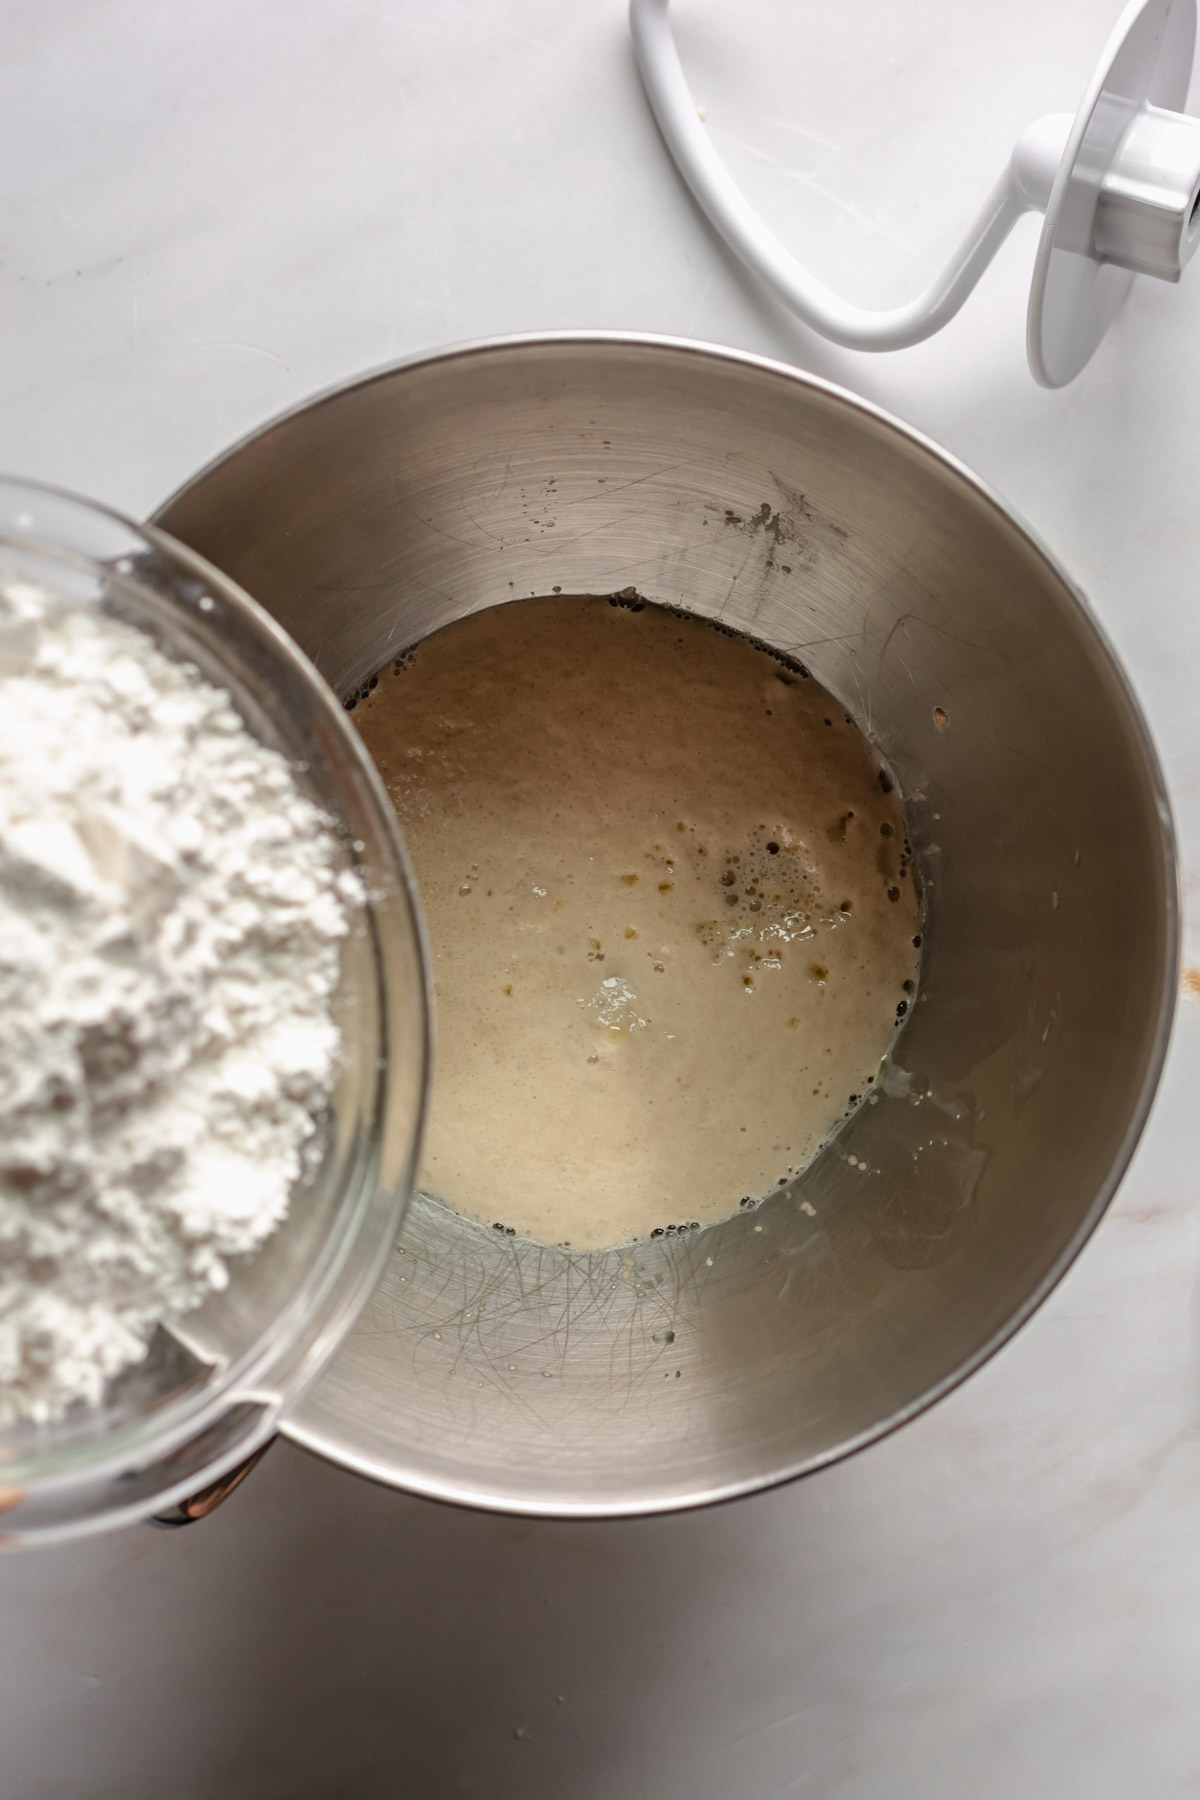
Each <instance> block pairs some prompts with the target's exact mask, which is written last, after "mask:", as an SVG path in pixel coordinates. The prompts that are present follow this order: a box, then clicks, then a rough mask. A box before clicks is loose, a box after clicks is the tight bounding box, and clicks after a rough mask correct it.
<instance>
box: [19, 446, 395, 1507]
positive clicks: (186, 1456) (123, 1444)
mask: <svg viewBox="0 0 1200 1800" xmlns="http://www.w3.org/2000/svg"><path fill="white" fill-rule="evenodd" d="M13 575H23V576H25V577H27V578H29V579H31V580H33V581H36V582H37V583H39V584H40V585H41V586H43V587H46V588H50V589H51V590H53V591H55V592H57V593H63V594H66V595H67V596H68V597H69V598H70V599H71V600H72V601H76V602H78V604H80V605H83V606H97V607H99V608H101V609H102V610H104V611H106V612H108V613H110V614H112V615H114V616H116V617H119V618H121V619H123V620H125V621H127V622H128V623H130V624H133V625H136V626H137V627H139V628H140V629H141V630H143V631H144V632H146V633H147V634H148V635H149V636H150V637H151V638H152V639H153V641H154V642H155V643H156V644H157V645H158V647H159V649H160V650H161V651H162V652H163V653H164V654H166V655H167V656H169V657H171V658H172V659H173V660H176V661H180V662H186V663H188V664H191V665H192V666H193V667H195V668H196V669H198V670H199V671H200V673H201V674H202V675H203V676H204V677H205V678H206V679H207V680H208V681H210V682H211V683H213V685H215V686H217V687H220V688H222V689H224V690H225V691H226V692H227V693H228V694H229V695H230V697H231V699H232V701H233V704H234V706H235V707H236V709H237V711H238V712H239V713H240V715H241V717H242V720H243V721H244V723H245V725H246V727H247V729H248V730H249V731H250V732H251V734H252V735H253V736H254V737H256V738H257V739H258V740H259V741H260V742H261V743H263V744H265V745H267V746H269V747H270V748H272V749H274V750H276V751H278V752H279V753H280V754H282V755H283V756H285V757H286V758H287V760H288V762H289V764H290V765H291V768H292V770H293V772H294V774H295V776H296V779H297V781H298V783H299V785H300V786H301V788H302V789H303V791H304V792H306V793H307V795H308V796H309V797H310V798H311V799H312V800H313V801H314V802H315V803H316V804H317V805H318V806H319V807H320V808H321V810H322V811H323V812H324V813H325V815H326V816H327V817H328V818H329V819H330V820H331V821H332V822H333V825H334V827H335V831H336V836H337V841H338V845H339V851H340V856H341V858H342V860H343V866H344V867H345V868H347V869H351V870H355V871H357V872H358V874H359V876H360V877H361V880H362V885H363V889H364V891H365V893H366V896H367V898H366V899H365V901H364V903H363V904H362V905H361V906H360V907H359V908H357V909H356V911H355V913H354V915H353V916H352V919H351V927H350V933H349V935H348V937H347V938H346V939H345V940H344V942H343V947H342V957H341V971H340V979H339V985H338V988H337V990H336V994H335V997H334V1006H335V1016H336V1018H337V1021H338V1024H339V1027H340V1032H341V1040H342V1048H341V1058H340V1066H339V1071H338V1075H337V1079H336V1083H335V1087H334V1091H333V1094H332V1096H331V1099H330V1102H329V1106H328V1109H327V1114H326V1116H324V1117H322V1118H321V1119H320V1120H319V1121H318V1125H319V1138H318V1142H319V1145H320V1152H319V1156H318V1157H317V1158H316V1159H314V1160H315V1166H314V1168H313V1169H312V1170H311V1172H310V1173H309V1174H308V1175H306V1176H305V1177H304V1178H303V1179H302V1180H301V1181H300V1182H299V1183H297V1185H296V1186H295V1187H294V1188H293V1191H292V1198H291V1205H290V1207H289V1211H288V1214H287V1217H286V1219H285V1220H284V1223H283V1224H282V1225H281V1226H280V1228H279V1229H278V1230H277V1231H276V1232H275V1233H274V1235H273V1236H271V1237H269V1238H268V1239H267V1240H266V1242H265V1243H264V1244H263V1245H262V1246H261V1247H260V1248H259V1249H258V1250H257V1251H255V1252H254V1253H253V1254H252V1255H248V1256H244V1257H233V1258H230V1259H229V1274H230V1280H229V1286H228V1287H227V1288H226V1289H225V1290H224V1291H222V1292H220V1293H215V1294H213V1295H212V1296H211V1297H210V1298H209V1299H208V1300H207V1301H206V1302H205V1303H204V1304H203V1305H202V1306H201V1307H199V1308H197V1309H196V1310H195V1311H193V1312H190V1313H188V1314H186V1315H185V1316H184V1317H182V1318H176V1319H170V1320H167V1321H165V1322H164V1323H163V1325H162V1326H160V1327H159V1328H157V1329H156V1330H155V1332H154V1333H153V1335H152V1337H151V1339H150V1343H149V1347H148V1350H147V1354H146V1356H145V1359H144V1360H143V1361H141V1362H139V1363H135V1364H133V1365H132V1366H131V1367H129V1368H127V1369H126V1370H124V1371H123V1372H122V1373H121V1374H120V1375H118V1376H117V1377H116V1378H114V1380H112V1381H111V1382H110V1383H109V1385H108V1387H107V1389H106V1390H105V1395H104V1398H103V1400H102V1402H101V1404H100V1405H98V1406H95V1407H90V1406H83V1405H76V1406H74V1407H73V1408H72V1409H71V1410H70V1411H69V1412H68V1413H66V1414H65V1415H64V1416H63V1417H62V1418H60V1419H56V1420H54V1421H52V1422H50V1423H33V1422H29V1421H25V1420H23V1421H21V1422H19V1423H18V1424H15V1425H5V1426H2V1427H0V1510H2V1512H3V1518H2V1519H0V1530H2V1531H3V1533H4V1535H5V1537H6V1538H7V1539H8V1541H9V1542H12V1541H14V1540H15V1541H17V1542H33V1541H39V1542H41V1541H47V1540H54V1539H62V1538H66V1537H72V1536H76V1535H79V1534H81V1533H83V1532H88V1531H94V1530H99V1529H102V1528H105V1527H108V1526H113V1525H117V1524H123V1523H127V1522H130V1521H132V1520H135V1519H139V1518H145V1517H147V1516H149V1515H151V1514H154V1513H157V1512H161V1511H164V1510H165V1509H166V1508H168V1507H169V1506H171V1505H172V1504H173V1503H175V1502H176V1501H178V1500H179V1499H181V1498H183V1497H185V1496H186V1495H187V1494H189V1493H190V1492H193V1491H195V1490H196V1489H198V1488H202V1487H205V1486H207V1485H208V1484H209V1483H210V1482H213V1481H216V1480H218V1479H219V1478H220V1477H221V1476H222V1475H224V1474H226V1473H227V1472H228V1471H229V1470H230V1469H232V1468H234V1467H235V1466H236V1465H237V1464H238V1463H240V1462H241V1461H243V1460H244V1459H245V1458H246V1457H248V1456H249V1455H251V1454H252V1453H253V1452H254V1451H255V1450H256V1449H257V1448H258V1447H259V1446H260V1445H262V1444H264V1443H265V1442H266V1440H267V1439H268V1438H269V1437H270V1436H271V1434H272V1433H273V1432H274V1431H275V1430H276V1428H277V1426H278V1424H279V1421H280V1418H281V1415H282V1414H283V1412H284V1411H285V1409H286V1408H287V1407H288V1406H289V1405H291V1404H292V1403H294V1402H295V1401H296V1400H297V1399H298V1398H299V1397H300V1395H301V1394H303V1393H304V1392H305V1390H306V1389H307V1388H308V1387H309V1385H310V1384H311V1383H312V1382H313V1381H314V1380H315V1379H316V1377H317V1376H318V1375H319V1374H320V1372H321V1370H322V1369H323V1368H324V1367H325V1365H326V1363H327V1362H328V1361H329V1360H330V1358H331V1357H332V1356H333V1354H334V1352H335V1351H336V1350H337V1349H338V1347H339V1346H340V1345H341V1343H342V1341H343V1339H344V1338H345V1337H346V1335H347V1333H348V1332H349V1330H350V1328H351V1326H352V1325H353V1324H354V1321H355V1320H356V1318H357V1317H358V1314H359V1312H360V1310H361V1308H362V1307H363V1305H364V1304H365V1302H366V1300H367V1299H368V1297H369V1295H370V1294H371V1292H372V1290H373V1288H374V1287H375V1284H376V1281H377V1280H378V1278H379V1276H380V1274H381V1272H382V1270H383V1266H384V1264H385V1262H386V1260H387V1257H388V1254H389V1252H390V1251H391V1249H392V1246H393V1244H394V1242H395V1239H396V1235H397V1233H398V1231H399V1228H400V1225H401V1222H402V1219H403V1216H404V1211H405V1207H406V1205H407V1202H408V1196H409V1192H410V1189H411V1185H412V1180H413V1176H414V1172H415V1167H416V1158H417V1153H418V1148H419V1141H420V1134H421V1127H422V1123H423V1119H424V1112H425V1100H426V1088H427V1081H428V1064H429V1022H428V1002H427V991H428V977H427V966H426V953H425V946H424V937H423V931H422V926H421V921H420V914H419V909H418V903H417V899H416V889H415V886H414V883H413V877H412V872H411V870H410V868H409V864H408V860H407V857H406V854H405V851H404V846H403V843H402V841H401V839H400V836H399V833H398V831H397V828H396V824H395V820H394V818H393V816H392V813H391V809H390V807H389V805H388V802H387V800H386V798H385V796H384V792H383V789H382V787H381V786H380V783H379V780H378V777H377V776H376V774H375V771H374V768H373V766H372V765H371V762H370V760H369V759H368V757H367V756H366V754H365V752H364V751H363V750H362V748H361V746H360V744H359V742H358V738H357V736H356V735H355V733H354V732H353V730H352V729H351V727H350V725H349V722H348V721H347V719H346V716H345V713H344V711H343V709H342V707H341V706H340V704H339V703H338V701H337V699H336V698H335V696H334V695H333V694H332V693H331V691H330V690H329V688H328V687H327V686H326V685H325V683H324V681H323V680H322V679H321V677H320V676H319V675H318V674H317V672H316V670H315V669H314V668H313V666H312V664H311V663H310V662H309V661H308V660H307V658H306V657H305V656H303V655H302V654H301V652H300V651H299V650H298V649H297V648H296V646H295V644H294V643H293V642H292V640H291V639H290V638H289V637H288V636H287V635H286V633H285V632H284V631H282V630H281V629H280V627H279V626H278V625H277V624H275V623H274V621H273V620H272V619H270V618H269V617H268V615H267V614H266V613H265V612H263V611H262V609H261V608H260V607H259V606H257V605H256V604H255V603H254V601H252V600H251V599H249V598H248V597H247V595H246V594H244V593H243V592H242V591H241V589H240V588H238V587H236V586H235V585H234V583H233V582H231V581H229V580H228V579H227V578H226V577H225V576H223V575H221V574H220V573H219V572H218V571H217V570H216V569H214V568H213V567H211V566H210V565H209V564H208V563H206V562H205V561H204V560H203V559H202V558H201V557H199V556H197V555H195V554H194V553H193V552H192V551H190V550H187V549H185V548H184V547H183V546H182V545H181V544H178V543H176V542H175V541H174V540H173V539H171V538H169V537H168V536H166V535H165V534H164V533H163V532H160V531H157V530H155V529H153V528H151V527H144V526H140V525H136V524H134V523H132V522H131V521H130V520H128V519H124V518H122V517H120V516H119V515H118V514H116V513H112V512H109V511H107V510H106V509H104V508H102V507H99V506H95V505H93V504H91V503H90V502H88V501H85V500H82V499H79V498H77V497H75V496H73V495H70V494H66V493H62V492H59V491H57V490H55V489H51V488H47V487H42V486H39V485H36V484H33V483H29V482H22V481H16V480H11V479H6V478H0V578H6V577H10V576H13ZM0 1029H2V1022H0Z"/></svg>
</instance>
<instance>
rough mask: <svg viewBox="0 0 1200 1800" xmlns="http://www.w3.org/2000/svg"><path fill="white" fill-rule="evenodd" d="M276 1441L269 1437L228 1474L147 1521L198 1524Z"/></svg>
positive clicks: (169, 1528)
mask: <svg viewBox="0 0 1200 1800" xmlns="http://www.w3.org/2000/svg"><path fill="white" fill-rule="evenodd" d="M274 1442H275V1439H274V1438H273V1437H272V1438H268V1439H267V1441H266V1443H265V1444H260V1445H259V1447H258V1449H257V1450H256V1451H255V1452H254V1454H253V1455H252V1456H248V1457H247V1458H246V1460H245V1462H240V1463H238V1465H237V1467H236V1468H233V1469H227V1470H226V1472H225V1474H224V1475H221V1476H219V1477H218V1478H217V1480H216V1481H210V1482H209V1484H208V1486H207V1487H202V1488H198V1489H197V1490H196V1492H195V1493H194V1494H188V1495H187V1496H186V1497H185V1498H184V1499H182V1500H177V1501H176V1502H175V1504H174V1506H169V1507H168V1508H167V1510H166V1511H165V1512H161V1513H156V1514H155V1515H154V1517H153V1518H152V1519H150V1520H148V1521H147V1523H148V1524H151V1525H158V1526H160V1527H161V1528H162V1529H163V1530H164V1531H173V1530H174V1529H175V1528H176V1527H177V1526H179V1525H194V1524H195V1523H196V1520H197V1519H207V1517H208V1515H209V1513H212V1512H216V1510H217V1508H218V1506H220V1504H221V1502H222V1501H223V1500H228V1498H229V1496H230V1494H232V1492H233V1490H234V1488H236V1487H240V1486H241V1485H242V1483H243V1481H245V1479H246V1477H247V1475H249V1473H250V1471H251V1469H253V1468H255V1467H257V1465H258V1464H259V1463H260V1462H261V1461H262V1459H263V1457H264V1456H265V1455H266V1454H267V1451H268V1450H269V1449H270V1448H271V1445H272V1444H273V1443H274Z"/></svg>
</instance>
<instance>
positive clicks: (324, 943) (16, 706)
mask: <svg viewBox="0 0 1200 1800" xmlns="http://www.w3.org/2000/svg"><path fill="white" fill-rule="evenodd" d="M357 898H358V887H357V882H356V879H355V877H353V876H352V875H347V874H344V873H343V874H339V873H338V868H337V853H336V847H335V842H334V838H333V835H332V832H331V829H330V827H329V825H328V822H327V821H326V820H325V818H324V817H323V815H322V814H321V813H320V812H319V811H318V810H317V809H316V808H315V807H314V806H313V805H312V804H311V803H310V802H309V801H308V800H306V799H305V798H304V797H303V796H302V795H301V793H300V792H299V790H298V788H297V786H296V783H295V780H294V778H293V776H292V773H291V771H290V769H289V768H288V766H287V764H286V762H285V761H284V759H283V758H282V757H280V756H279V755H277V754H276V753H275V752H273V751H271V750H268V749H265V748H264V747H262V746H261V745H260V744H258V743H257V742H256V741H255V740H254V739H253V738H252V737H251V736H250V735H249V733H248V732H247V730H246V729H245V727H244V725H243V724H242V721H241V719H240V718H239V717H238V715H237V713H236V712H235V711H234V710H233V708H232V706H231V704H230V701H229V697H228V695H227V694H224V693H222V692H221V691H220V690H219V689H217V688H214V687H212V686H210V685H209V684H208V683H207V682H206V681H204V680H203V679H201V677H200V676H199V675H198V674H197V673H196V671H195V670H192V669H189V668H187V667H185V666H183V665H180V664H177V663H174V662H171V661H170V660H169V659H168V658H167V657H165V656H164V655H163V654H162V653H161V652H160V651H158V650H157V649H156V648H155V646H154V645H153V644H152V643H151V641H150V639H149V638H148V637H146V636H145V635H144V634H143V633H142V632H140V631H138V630H136V629H134V628H133V627H131V626H128V625H125V624H122V623H120V622H119V621H117V620H114V619H112V618H109V617H106V616H105V615H103V614H101V613H98V612H95V611H92V610H90V609H87V608H79V607H73V606H67V605H65V604H63V603H61V602H58V601H56V600H55V599H54V598H53V597H52V596H51V595H50V594H48V593H46V592H44V591H43V590H42V589H40V588H37V587H34V586H32V585H30V584H27V583H25V582H23V581H22V582H18V581H15V580H9V581H8V582H7V583H6V584H0V1417H3V1418H5V1419H7V1420H10V1421H11V1420H12V1419H13V1418H15V1417H22V1416H23V1417H26V1418H30V1419H35V1420H36V1419H48V1418H53V1417H56V1416H57V1415H58V1414H60V1413H61V1412H63V1411H64V1410H65V1408H66V1407H67V1406H69V1405H70V1404H71V1402H73V1401H76V1400H81V1401H85V1402H89V1403H95V1402H96V1401H98V1400H99V1398H100V1396H101V1392H102V1389H103V1387H104V1384H105V1381H106V1380H107V1379H108V1378H109V1377H110V1376H112V1375H114V1374H115V1373H116V1372H117V1371H118V1370H120V1369H122V1368H124V1367H125V1366H126V1365H127V1364H129V1363H132V1362H134V1361H136V1360H137V1359H139V1358H140V1357H141V1356H142V1355H143V1353H144V1350H145V1342H146V1337H147V1334H148V1332H149V1329H150V1327H151V1326H152V1325H154V1324H155V1323H156V1322H157V1321H159V1320H161V1319H164V1318H170V1317H172V1316H177V1315H179V1314H181V1313H184V1312H186V1311H187V1310H189V1309H190V1308H191V1307H193V1306H195V1305H197V1304H198V1303H199V1302H200V1301H201V1300H202V1299H203V1298H204V1297H205V1295H206V1294H207V1293H209V1292H210V1291H211V1290H213V1289H217V1288H221V1287H224V1286H225V1285H226V1282H227V1280H228V1275H227V1271H226V1265H225V1258H226V1257H228V1256H230V1255H237V1254H240V1253H242V1252H245V1251H248V1250H252V1249H254V1248H255V1246H256V1245H258V1244H260V1243H261V1242H262V1241H263V1240H264V1239H265V1238H266V1237H267V1236H268V1235H269V1234H270V1233H271V1232H272V1231H273V1230H274V1229H275V1227H276V1226H277V1225H278V1224H279V1222H280V1220H281V1219H282V1218H283V1216H284V1214H285V1212H286V1210H287V1205H288V1197H289V1190H290V1188H291V1185H292V1183H293V1182H294V1180H295V1179H296V1177H297V1176H298V1175H299V1174H300V1173H301V1171H302V1168H303V1167H304V1164H305V1158H306V1155H311V1154H312V1152H313V1148H314V1133H315V1129H316V1127H315V1123H314V1118H313V1114H314V1111H315V1110H317V1109H319V1108H320V1107H321V1106H322V1104H323V1103H324V1102H325V1101H326V1100H327V1098H328V1095H329V1092H330V1089H331V1085H332V1081H333V1076H334V1072H335V1065H336V1059H337V1050H338V1031H337V1027H336V1025H335V1023H334V1020H333V1018H332V1015H331V997H332V994H333V991H334V989H335V987H336V984H337V979H338V968H339V940H340V939H341V938H342V937H343V936H344V934H345V932H346V930H347V916H348V912H349V910H350V908H351V907H352V906H353V905H354V903H355V901H356V900H357Z"/></svg>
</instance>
